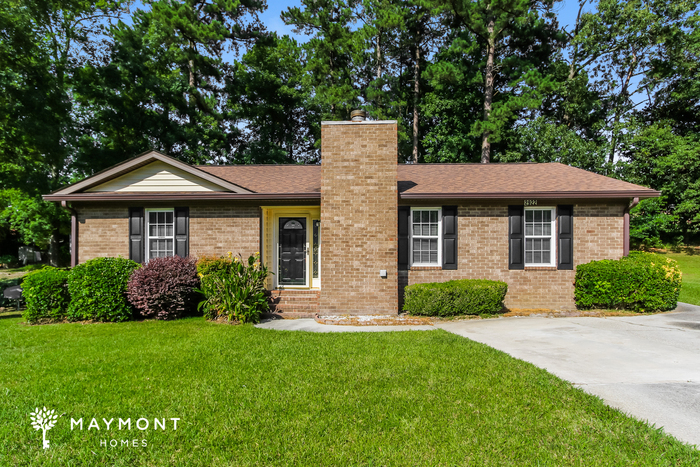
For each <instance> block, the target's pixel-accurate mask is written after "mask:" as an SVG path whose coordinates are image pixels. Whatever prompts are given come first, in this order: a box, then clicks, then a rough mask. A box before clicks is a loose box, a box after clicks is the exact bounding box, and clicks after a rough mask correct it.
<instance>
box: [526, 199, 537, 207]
mask: <svg viewBox="0 0 700 467" xmlns="http://www.w3.org/2000/svg"><path fill="white" fill-rule="evenodd" d="M525 206H537V200H536V199H526V200H525Z"/></svg>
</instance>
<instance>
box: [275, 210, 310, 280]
mask: <svg viewBox="0 0 700 467" xmlns="http://www.w3.org/2000/svg"><path fill="white" fill-rule="evenodd" d="M278 274H279V276H278V278H277V281H278V283H279V284H280V285H306V219H305V218H303V217H280V235H279V272H278Z"/></svg>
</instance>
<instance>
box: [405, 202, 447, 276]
mask: <svg viewBox="0 0 700 467" xmlns="http://www.w3.org/2000/svg"><path fill="white" fill-rule="evenodd" d="M441 223H442V213H441V210H440V208H415V209H411V265H412V266H440V265H441V264H442V263H441V261H442V253H441V248H440V235H441V230H442V228H441Z"/></svg>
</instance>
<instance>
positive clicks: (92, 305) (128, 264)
mask: <svg viewBox="0 0 700 467" xmlns="http://www.w3.org/2000/svg"><path fill="white" fill-rule="evenodd" d="M139 267H140V265H139V264H138V263H136V262H134V261H131V260H130V259H124V258H95V259H91V260H90V261H87V262H85V263H83V264H79V265H78V266H75V267H74V268H73V269H72V270H71V272H70V275H69V276H68V291H69V292H70V297H71V302H70V305H69V307H68V318H70V319H71V320H95V321H126V320H129V319H132V318H133V310H132V308H131V305H130V304H129V302H128V301H127V299H126V284H127V283H128V282H129V277H130V276H131V273H132V272H134V270H135V269H137V268H139Z"/></svg>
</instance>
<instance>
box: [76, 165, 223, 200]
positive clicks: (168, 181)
mask: <svg viewBox="0 0 700 467" xmlns="http://www.w3.org/2000/svg"><path fill="white" fill-rule="evenodd" d="M85 191H86V192H89V193H92V192H173V191H178V192H180V191H182V192H189V191H229V190H226V189H225V188H224V187H222V186H221V185H218V184H216V183H212V182H210V181H208V180H205V179H203V178H201V177H198V176H196V175H193V174H192V173H190V172H185V171H184V170H181V169H178V168H176V167H173V166H172V165H169V164H166V163H165V162H161V161H155V162H151V163H150V164H148V165H145V166H143V167H139V168H137V169H134V170H133V171H131V172H128V173H126V174H124V175H122V176H119V177H117V178H113V179H111V180H108V181H106V182H105V183H102V184H100V185H97V186H93V187H92V188H88V189H87V190H85Z"/></svg>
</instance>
